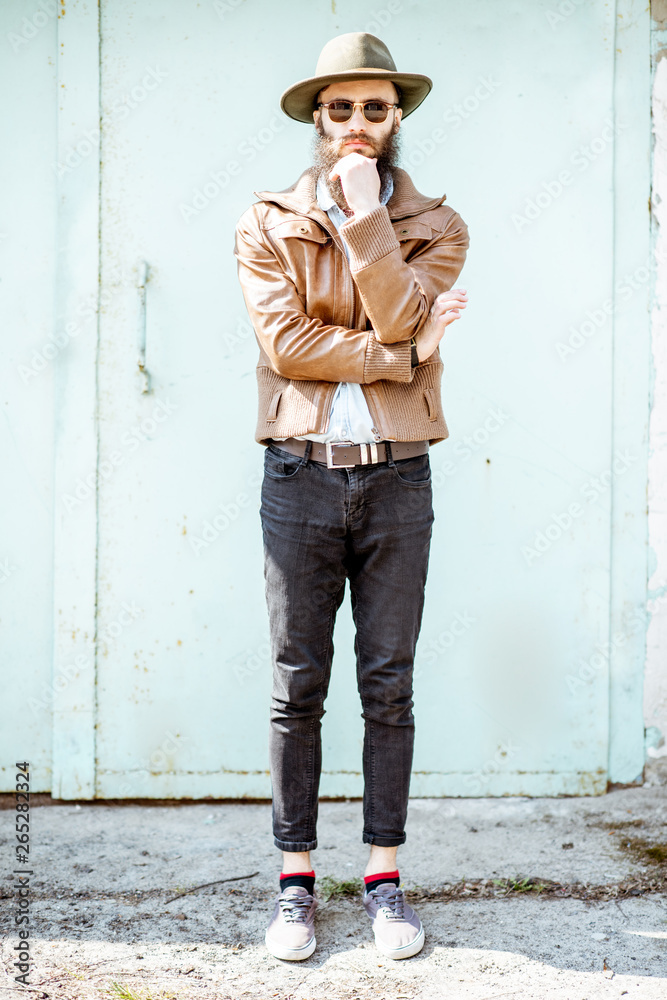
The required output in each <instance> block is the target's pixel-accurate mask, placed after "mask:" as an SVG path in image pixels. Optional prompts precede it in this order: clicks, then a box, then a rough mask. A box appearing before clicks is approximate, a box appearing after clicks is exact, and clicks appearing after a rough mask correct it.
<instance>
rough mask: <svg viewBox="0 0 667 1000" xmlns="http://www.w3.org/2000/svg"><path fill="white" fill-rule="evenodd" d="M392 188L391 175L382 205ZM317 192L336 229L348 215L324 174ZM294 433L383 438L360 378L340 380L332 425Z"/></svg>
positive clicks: (316, 437)
mask: <svg viewBox="0 0 667 1000" xmlns="http://www.w3.org/2000/svg"><path fill="white" fill-rule="evenodd" d="M393 190H394V182H393V180H392V178H391V176H390V177H389V183H388V185H387V189H386V191H385V192H384V193H383V195H382V197H381V198H380V202H381V203H382V204H383V205H386V203H387V202H388V201H389V199H390V198H391V195H392V193H393ZM316 194H317V204H318V206H319V207H320V208H321V209H322V211H323V212H326V213H327V215H328V216H329V218H330V219H331V221H332V222H333V224H334V226H335V227H336V229H340V227H341V225H342V224H343V222H345V220H346V219H347V216H346V215H345V212H343V210H342V209H341V208H339V207H338V205H337V204H336V202H335V201H334V200H333V198H332V197H331V194H330V193H329V191H328V189H327V187H326V185H325V184H324V181H323V180H322V178H321V177H318V179H317V188H316ZM343 247H344V248H345V255H346V257H347V258H348V260H349V256H350V255H349V253H348V252H347V246H346V244H345V238H343ZM294 436H295V438H296V439H297V440H298V441H320V442H324V441H353V442H354V443H355V444H361V443H366V444H368V443H370V442H371V441H381V440H382V438H381V436H380V434H379V433H378V432H377V431H374V430H373V418H372V417H371V413H370V410H369V409H368V403H367V402H366V397H365V396H364V394H363V392H362V389H361V386H360V385H359V383H358V382H339V383H338V387H337V389H336V392H335V393H334V398H333V401H332V403H331V412H330V414H329V425H328V427H327V430H326V431H325V433H324V434H295V435H294ZM274 440H276V441H284V440H285V438H275V439H274Z"/></svg>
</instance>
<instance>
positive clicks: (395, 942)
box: [363, 882, 424, 958]
mask: <svg viewBox="0 0 667 1000" xmlns="http://www.w3.org/2000/svg"><path fill="white" fill-rule="evenodd" d="M363 903H364V909H365V910H366V913H367V914H368V916H369V917H370V918H371V920H372V921H373V932H374V934H375V944H376V945H377V947H378V948H379V950H380V951H381V952H382V954H383V955H386V956H387V958H411V957H412V955H416V954H417V952H418V951H421V950H422V948H423V947H424V928H423V927H422V924H421V920H420V919H419V917H418V916H417V914H416V913H415V911H414V910H413V909H412V907H411V906H409V905H408V904H407V903H406V902H405V897H404V895H403V890H402V889H400V888H399V887H398V886H397V885H394V883H393V882H383V883H382V884H381V885H379V886H377V888H375V889H371V891H370V892H364V895H363Z"/></svg>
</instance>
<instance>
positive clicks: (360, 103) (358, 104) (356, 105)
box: [317, 97, 400, 125]
mask: <svg viewBox="0 0 667 1000" xmlns="http://www.w3.org/2000/svg"><path fill="white" fill-rule="evenodd" d="M330 104H351V105H352V111H351V112H350V117H349V118H346V119H345V120H344V121H342V122H336V121H334V119H333V118H332V117H331V112H330V111H329V105H330ZM367 104H383V105H384V107H385V108H386V109H387V113H386V115H385V116H384V118H383V119H382V121H381V122H373V121H371V120H370V118H367V117H366V111H365V107H366V105H367ZM317 106H318V108H326V109H327V112H328V113H329V119H330V120H331V121H332V122H333V123H334V125H345V124H346V123H347V122H349V121H350V120H351V119H352V118H354V112H355V111H356V109H357V108H361V114H362V116H363V119H364V121H365V122H368V124H369V125H384V123H385V122H386V120H387V117H388V115H389V112H390V110H391V109H392V108H398V107H400V105H399V104H390V103H389V101H346V100H344V99H343V98H340V97H339V98H338V100H337V101H327V103H326V104H322V103H319V104H318V105H317Z"/></svg>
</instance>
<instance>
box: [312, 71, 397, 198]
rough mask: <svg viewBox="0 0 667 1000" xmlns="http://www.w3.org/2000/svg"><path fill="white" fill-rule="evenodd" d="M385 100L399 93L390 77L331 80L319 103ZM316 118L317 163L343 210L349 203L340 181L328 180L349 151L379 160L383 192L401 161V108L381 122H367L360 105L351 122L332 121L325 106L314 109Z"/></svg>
mask: <svg viewBox="0 0 667 1000" xmlns="http://www.w3.org/2000/svg"><path fill="white" fill-rule="evenodd" d="M373 100H375V101H385V102H386V103H387V104H396V103H397V101H398V93H397V91H396V88H395V87H394V85H393V83H391V82H390V81H389V80H354V81H353V82H351V83H348V82H345V83H332V84H330V85H329V86H328V87H325V88H324V89H323V90H321V91H320V92H319V94H318V96H317V103H322V104H325V103H328V102H329V101H352V102H360V103H362V102H365V101H373ZM313 119H314V121H315V137H314V139H315V141H314V146H313V154H314V162H315V165H316V166H317V167H318V168H319V170H320V172H321V174H322V175H323V177H324V179H325V181H326V184H327V186H328V188H329V190H330V192H331V195H332V197H333V199H334V201H335V202H336V204H337V205H338V206H339V207H340V208H342V209H343V210H344V211H346V210H349V205H348V204H347V201H346V199H345V195H344V194H343V188H342V186H341V183H340V180H339V179H338V178H336V179H335V180H333V181H330V180H329V179H328V174H329V172H330V171H331V169H332V168H333V167H334V165H335V164H336V163H337V162H338V160H340V158H341V156H347V155H348V154H349V153H361V155H362V156H368V157H371V158H372V157H375V158H376V159H377V163H376V166H377V171H378V173H379V175H380V181H381V185H382V188H381V190H382V191H384V189H385V185H386V184H387V183H388V178H389V175H390V174H391V171H392V170H393V168H394V167H395V166H396V162H397V160H398V130H399V128H400V122H401V109H400V108H392V109H390V111H389V113H388V114H387V117H386V118H385V120H384V121H383V122H380V123H379V124H373V123H372V122H367V121H366V119H365V118H364V116H363V114H362V112H361V108H355V109H354V114H353V115H352V117H351V118H350V120H349V121H347V122H343V123H340V122H339V123H336V122H332V121H331V119H330V118H329V113H328V111H327V109H326V108H318V109H317V110H316V111H314V112H313Z"/></svg>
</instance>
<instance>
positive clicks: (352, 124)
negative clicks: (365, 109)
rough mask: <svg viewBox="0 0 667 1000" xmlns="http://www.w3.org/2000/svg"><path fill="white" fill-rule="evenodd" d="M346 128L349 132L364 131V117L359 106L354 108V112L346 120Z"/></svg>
mask: <svg viewBox="0 0 667 1000" xmlns="http://www.w3.org/2000/svg"><path fill="white" fill-rule="evenodd" d="M348 128H349V130H350V131H351V132H359V131H360V130H361V131H365V129H366V119H365V118H364V116H363V114H362V109H361V108H355V109H354V113H353V115H352V117H351V118H350V120H349V122H348Z"/></svg>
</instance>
